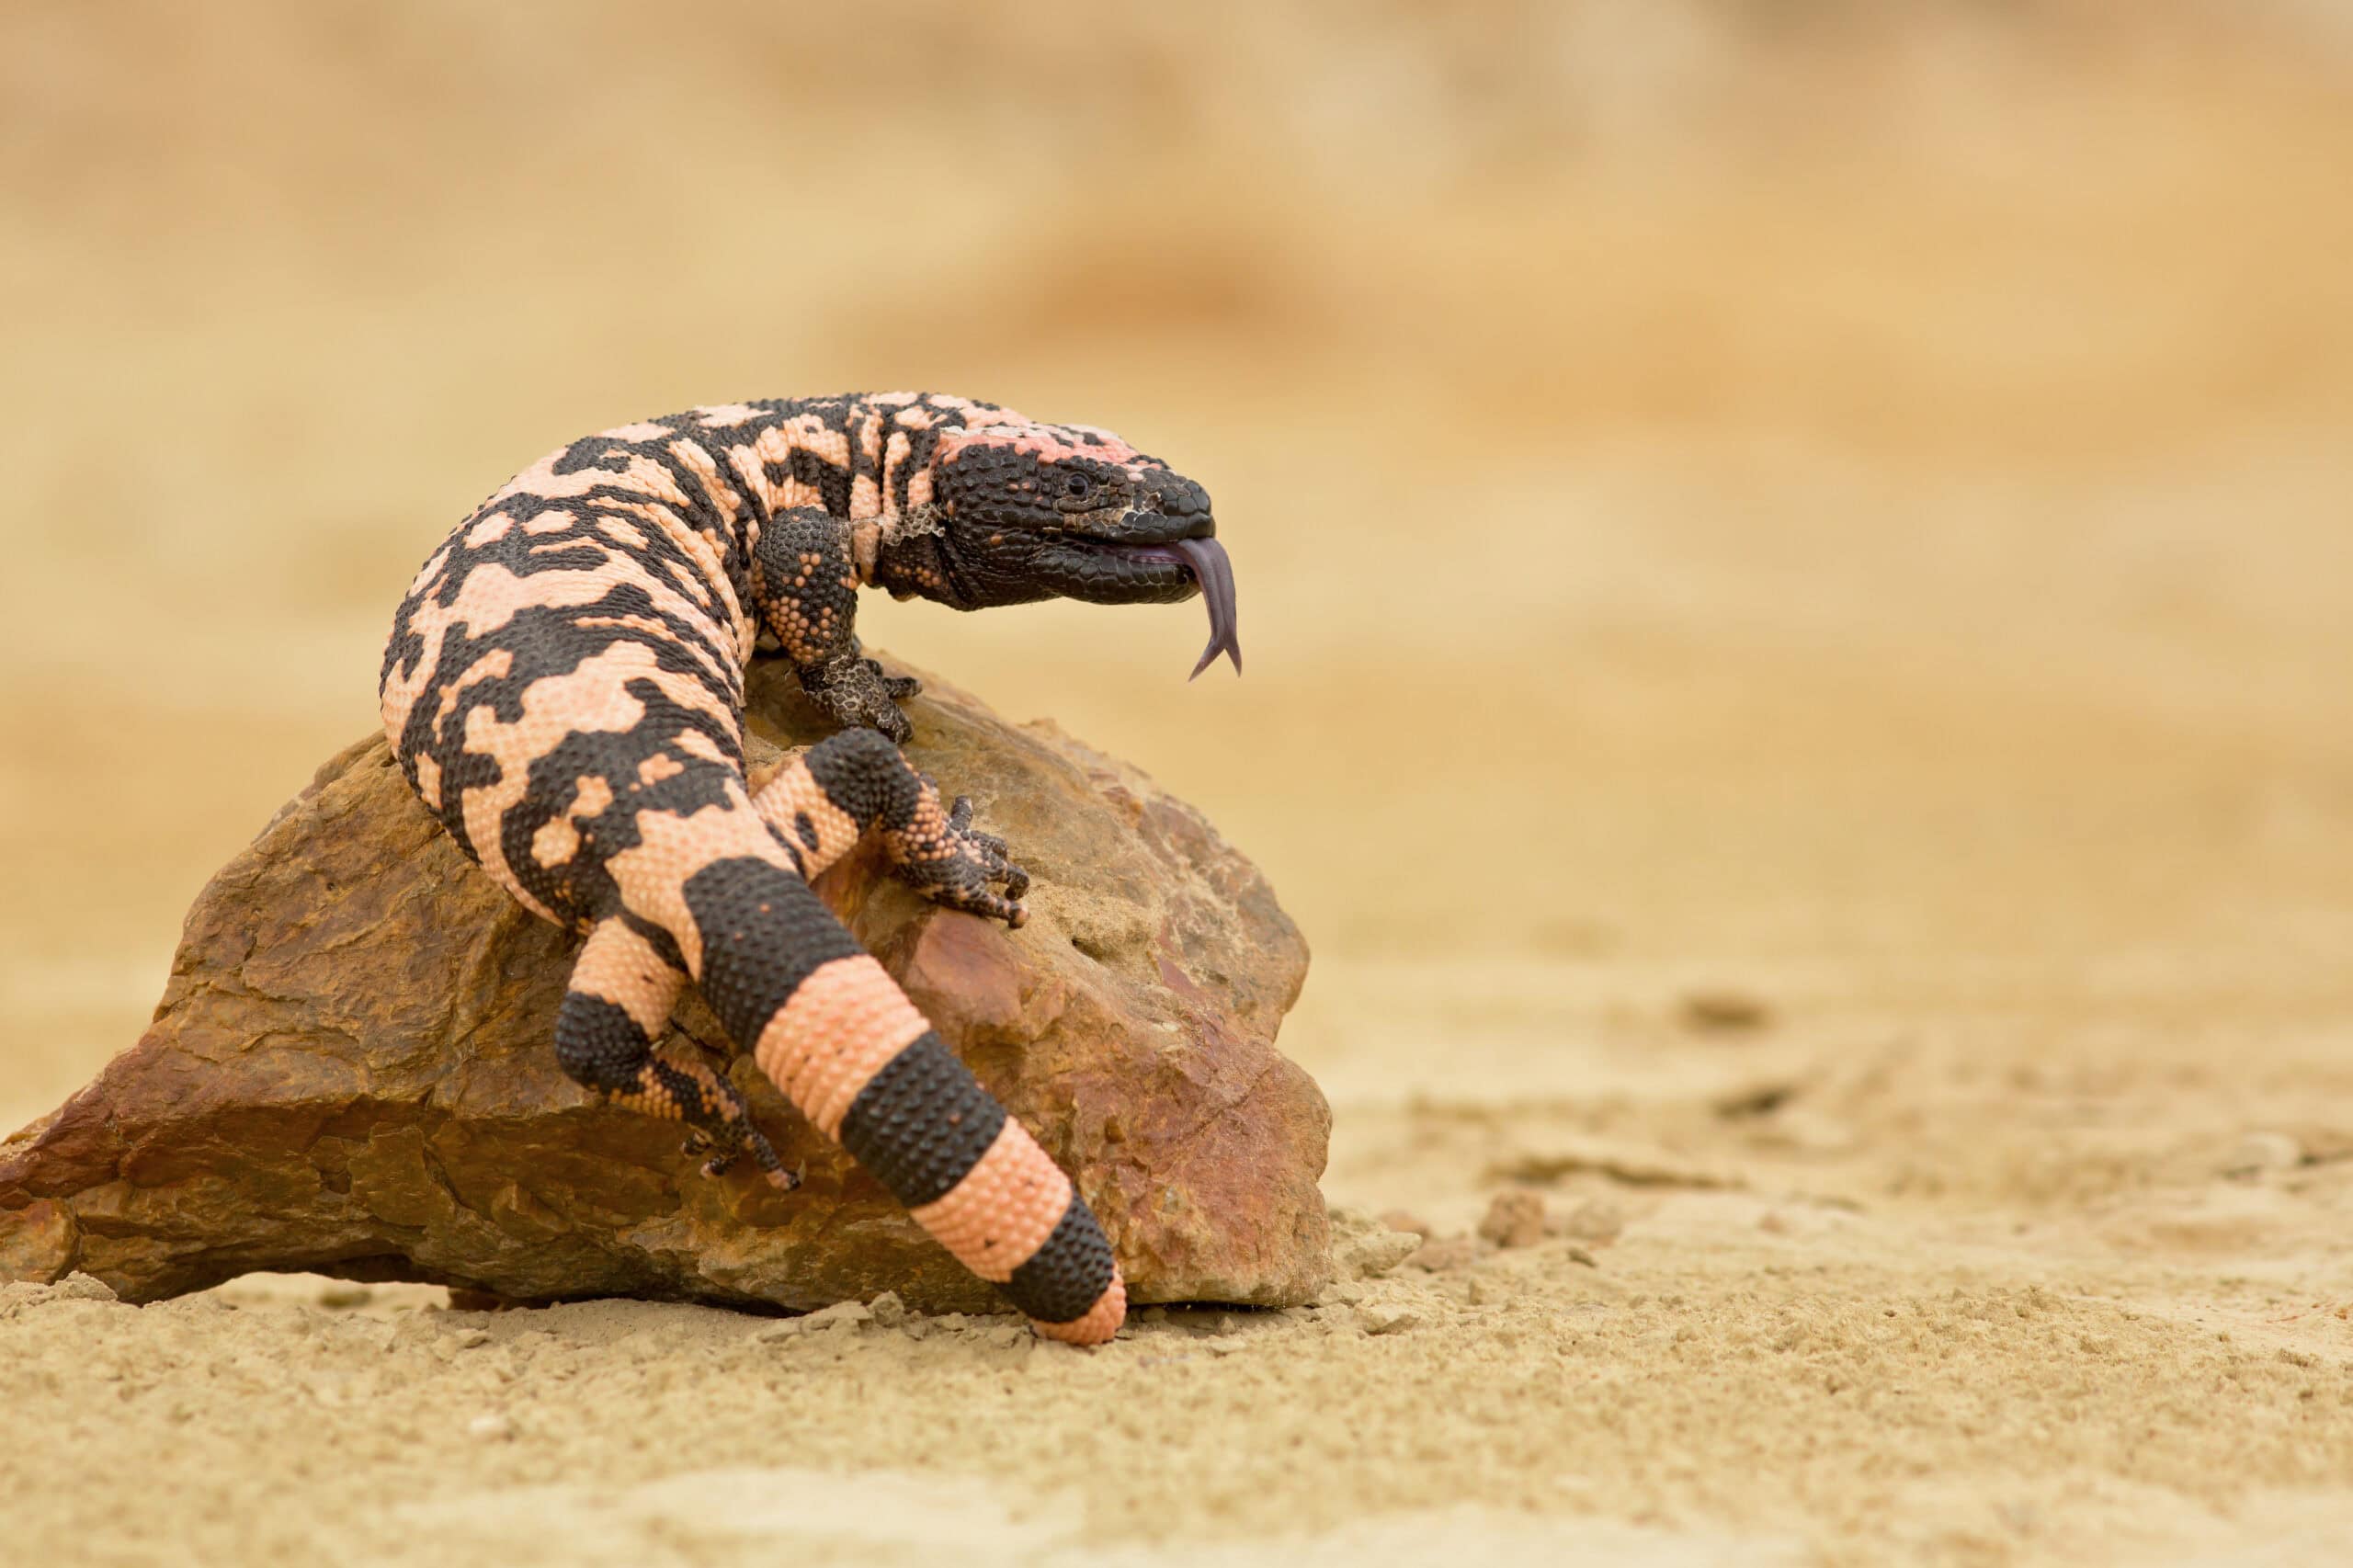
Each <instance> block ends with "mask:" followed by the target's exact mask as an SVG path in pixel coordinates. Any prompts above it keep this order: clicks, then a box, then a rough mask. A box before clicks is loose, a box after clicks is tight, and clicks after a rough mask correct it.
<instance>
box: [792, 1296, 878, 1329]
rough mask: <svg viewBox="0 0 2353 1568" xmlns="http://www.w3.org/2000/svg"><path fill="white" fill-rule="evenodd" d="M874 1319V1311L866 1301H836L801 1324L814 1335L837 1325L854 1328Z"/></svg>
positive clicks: (813, 1313) (821, 1308)
mask: <svg viewBox="0 0 2353 1568" xmlns="http://www.w3.org/2000/svg"><path fill="white" fill-rule="evenodd" d="M873 1318H874V1312H873V1310H872V1309H871V1308H870V1307H869V1306H867V1304H866V1303H865V1302H864V1301H835V1303H834V1304H833V1305H832V1306H830V1307H819V1308H818V1309H817V1310H816V1311H815V1312H811V1313H810V1314H809V1315H808V1316H806V1317H804V1318H802V1319H801V1326H802V1327H803V1328H804V1329H805V1330H806V1331H808V1332H810V1333H814V1332H816V1331H817V1330H818V1329H821V1328H831V1327H833V1326H834V1324H837V1323H838V1324H850V1325H852V1326H853V1327H854V1326H856V1325H857V1324H862V1323H870V1322H872V1321H873Z"/></svg>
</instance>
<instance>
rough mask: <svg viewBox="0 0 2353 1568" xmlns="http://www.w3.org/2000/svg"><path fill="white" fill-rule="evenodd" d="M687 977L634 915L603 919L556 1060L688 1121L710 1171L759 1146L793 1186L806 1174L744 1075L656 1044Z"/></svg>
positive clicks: (761, 1162) (565, 1013)
mask: <svg viewBox="0 0 2353 1568" xmlns="http://www.w3.org/2000/svg"><path fill="white" fill-rule="evenodd" d="M686 979H687V977H686V974H685V972H684V971H681V970H679V969H678V968H677V967H676V965H674V964H672V963H671V962H670V961H669V960H666V959H665V958H664V957H663V956H662V954H661V953H660V952H659V951H658V950H656V949H655V948H654V944H653V943H652V942H650V941H648V940H647V939H646V938H645V937H642V936H641V935H640V934H639V933H638V932H636V931H635V930H632V929H631V927H630V926H629V925H628V924H627V923H626V922H625V921H623V920H621V919H620V918H619V917H618V916H615V917H612V918H609V919H606V920H603V921H600V922H599V923H598V924H597V926H596V927H595V928H594V929H593V930H591V931H590V932H589V934H588V940H587V942H586V943H585V945H584V946H583V947H582V948H581V949H580V957H579V958H578V959H577V960H574V963H573V967H572V983H571V984H570V985H569V986H568V987H567V988H566V989H565V991H564V996H563V1007H562V1008H561V1009H559V1010H558V1012H557V1014H556V1021H555V1055H556V1062H557V1063H558V1064H559V1065H561V1066H562V1067H563V1071H564V1073H565V1074H566V1075H567V1076H569V1077H570V1078H571V1079H572V1080H573V1081H574V1083H577V1084H579V1085H582V1086H584V1087H585V1088H588V1089H592V1090H594V1091H596V1092H597V1094H599V1095H602V1096H604V1097H605V1098H606V1099H607V1100H608V1101H609V1102H611V1103H612V1104H614V1105H618V1106H621V1107H624V1108H628V1109H631V1110H635V1111H642V1112H643V1113H644V1114H645V1115H648V1116H653V1117H658V1118H660V1119H664V1120H665V1121H683V1122H684V1123H686V1125H687V1127H688V1145H687V1147H688V1152H690V1153H699V1154H703V1155H706V1156H707V1157H706V1159H705V1161H704V1165H703V1172H704V1174H705V1175H707V1176H719V1175H721V1174H722V1173H723V1172H724V1171H725V1170H726V1169H727V1167H728V1166H729V1165H733V1163H734V1162H735V1160H736V1158H737V1157H738V1156H740V1155H743V1154H750V1155H751V1156H752V1159H753V1162H754V1163H755V1164H756V1165H758V1166H759V1168H760V1171H761V1174H762V1175H763V1176H766V1177H767V1180H768V1181H769V1183H770V1184H771V1185H773V1186H776V1187H781V1188H784V1189H786V1190H790V1188H792V1187H796V1186H798V1185H799V1183H800V1177H799V1176H797V1175H796V1174H795V1173H793V1172H791V1171H790V1170H787V1169H786V1168H785V1165H784V1162H783V1161H782V1160H781V1159H779V1157H778V1155H777V1152H776V1149H775V1147H774V1146H773V1145H772V1144H770V1143H769V1142H768V1141H767V1137H766V1136H764V1135H763V1134H762V1133H761V1131H760V1130H759V1129H758V1128H756V1127H755V1126H753V1125H752V1119H751V1116H750V1113H749V1112H748V1111H747V1110H746V1109H745V1105H744V1097H743V1096H742V1095H740V1094H738V1093H737V1092H736V1090H735V1085H733V1084H731V1083H729V1082H728V1081H727V1080H726V1079H725V1078H724V1077H722V1076H721V1075H720V1074H717V1073H714V1072H712V1071H711V1069H710V1066H709V1064H707V1063H706V1062H703V1061H701V1060H700V1059H699V1057H696V1056H693V1055H691V1054H681V1055H678V1056H676V1057H675V1058H674V1057H670V1056H665V1055H662V1054H657V1053H656V1051H654V1040H655V1038H656V1037H657V1036H659V1035H660V1034H661V1033H662V1031H663V1030H664V1029H665V1028H667V1027H668V1026H669V1021H670V1009H671V1008H672V1007H673V1006H676V1004H677V1000H678V992H679V989H680V988H681V987H682V986H683V985H684V984H685V983H686Z"/></svg>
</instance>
